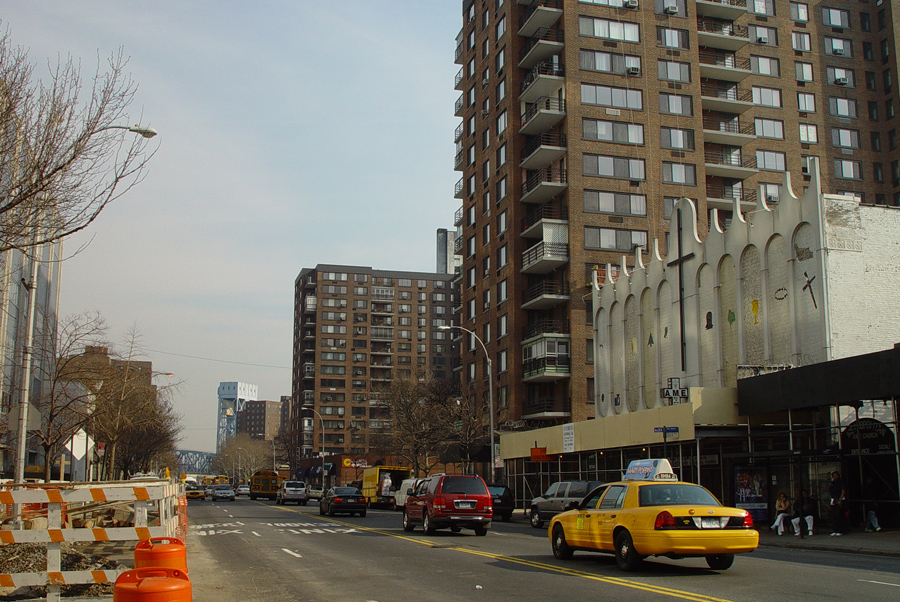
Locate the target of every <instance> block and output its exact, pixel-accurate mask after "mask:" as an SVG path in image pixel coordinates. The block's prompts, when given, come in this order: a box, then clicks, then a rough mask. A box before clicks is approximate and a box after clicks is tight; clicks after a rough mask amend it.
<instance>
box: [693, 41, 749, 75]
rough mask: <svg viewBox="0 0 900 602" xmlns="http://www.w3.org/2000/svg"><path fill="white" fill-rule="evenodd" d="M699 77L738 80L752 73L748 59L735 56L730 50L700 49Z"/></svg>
mask: <svg viewBox="0 0 900 602" xmlns="http://www.w3.org/2000/svg"><path fill="white" fill-rule="evenodd" d="M699 55H700V77H709V78H712V79H718V80H724V81H729V82H739V81H742V80H743V79H744V78H745V77H748V76H749V75H752V73H751V71H750V59H742V58H738V57H736V56H735V55H734V54H732V53H730V52H717V51H715V50H705V49H701V50H700V52H699Z"/></svg>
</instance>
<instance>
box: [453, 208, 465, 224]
mask: <svg viewBox="0 0 900 602" xmlns="http://www.w3.org/2000/svg"><path fill="white" fill-rule="evenodd" d="M462 220H463V208H462V207H460V208H459V209H457V210H456V213H454V214H453V225H454V226H459V225H461V224H462Z"/></svg>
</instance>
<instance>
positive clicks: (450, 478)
mask: <svg viewBox="0 0 900 602" xmlns="http://www.w3.org/2000/svg"><path fill="white" fill-rule="evenodd" d="M492 504H493V502H492V498H491V494H490V492H489V491H488V488H487V485H485V483H484V479H482V478H481V477H479V476H478V475H432V476H431V477H429V478H427V479H422V481H421V482H420V483H419V484H418V485H417V486H416V488H415V489H414V490H413V492H412V493H411V494H410V495H409V497H408V498H407V499H406V506H405V507H404V509H403V530H404V531H412V530H414V529H415V528H416V525H422V529H424V531H425V533H426V534H427V535H431V534H433V533H434V531H435V530H436V529H443V528H446V527H449V528H450V530H451V531H453V532H454V533H458V532H459V531H460V530H461V529H462V528H463V527H466V528H467V529H472V530H474V531H475V535H487V532H488V528H489V527H490V526H491V519H492V518H493V515H494V510H493V505H492Z"/></svg>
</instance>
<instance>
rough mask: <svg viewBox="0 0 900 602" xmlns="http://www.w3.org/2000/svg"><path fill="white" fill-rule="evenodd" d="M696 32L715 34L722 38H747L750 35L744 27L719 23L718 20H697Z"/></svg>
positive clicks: (729, 23) (727, 22)
mask: <svg viewBox="0 0 900 602" xmlns="http://www.w3.org/2000/svg"><path fill="white" fill-rule="evenodd" d="M697 31H702V32H703V33H716V34H719V35H723V36H731V37H733V38H747V37H749V35H750V32H749V29H748V28H747V27H746V26H744V25H736V24H735V23H732V22H731V21H720V20H718V19H703V18H699V19H697Z"/></svg>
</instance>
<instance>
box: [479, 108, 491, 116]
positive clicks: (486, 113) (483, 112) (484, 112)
mask: <svg viewBox="0 0 900 602" xmlns="http://www.w3.org/2000/svg"><path fill="white" fill-rule="evenodd" d="M490 114H491V112H490V111H488V110H487V109H485V110H483V111H482V112H481V116H482V117H487V116H488V115H490Z"/></svg>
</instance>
